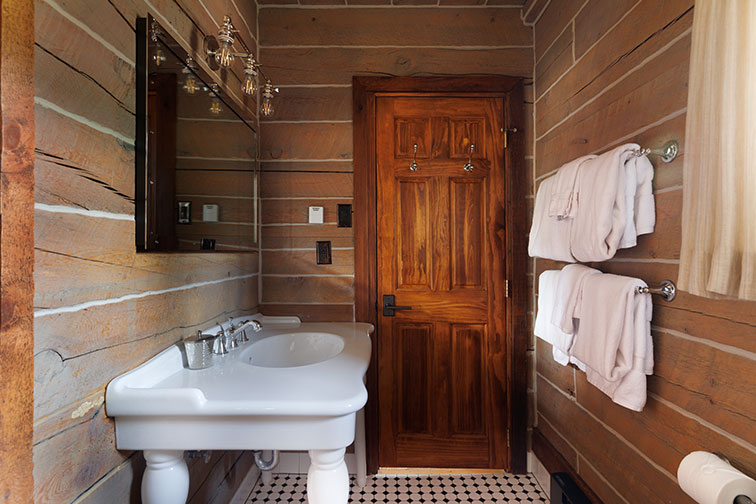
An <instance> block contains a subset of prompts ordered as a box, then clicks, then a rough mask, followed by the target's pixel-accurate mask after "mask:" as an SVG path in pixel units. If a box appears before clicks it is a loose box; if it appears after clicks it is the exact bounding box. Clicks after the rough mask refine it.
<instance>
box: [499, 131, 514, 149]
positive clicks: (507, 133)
mask: <svg viewBox="0 0 756 504" xmlns="http://www.w3.org/2000/svg"><path fill="white" fill-rule="evenodd" d="M501 132H502V133H504V148H505V149H506V148H507V147H509V133H510V132H511V133H517V128H501Z"/></svg>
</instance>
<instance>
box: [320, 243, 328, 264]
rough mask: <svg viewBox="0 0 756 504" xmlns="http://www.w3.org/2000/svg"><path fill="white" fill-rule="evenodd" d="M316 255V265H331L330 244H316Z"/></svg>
mask: <svg viewBox="0 0 756 504" xmlns="http://www.w3.org/2000/svg"><path fill="white" fill-rule="evenodd" d="M317 254H318V256H317V260H318V264H331V242H330V241H319V242H317Z"/></svg>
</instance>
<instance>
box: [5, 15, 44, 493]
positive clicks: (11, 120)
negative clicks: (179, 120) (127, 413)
mask: <svg viewBox="0 0 756 504" xmlns="http://www.w3.org/2000/svg"><path fill="white" fill-rule="evenodd" d="M0 9H2V15H0V128H2V132H1V133H0V243H1V244H2V246H0V362H2V375H3V383H2V385H1V386H0V404H2V409H0V446H2V449H0V466H2V468H3V470H2V471H0V500H2V502H7V503H12V502H32V491H33V479H32V468H33V460H32V420H33V416H34V409H33V397H32V392H33V376H34V375H33V363H34V361H33V359H34V352H33V339H34V331H33V296H34V277H33V268H34V261H33V254H34V248H33V247H34V239H33V232H34V212H33V205H34V171H33V167H34V148H35V147H34V143H35V138H34V129H35V117H34V106H33V100H34V98H33V96H34V88H33V79H34V74H33V69H34V49H33V33H31V31H30V30H29V27H30V26H32V23H33V22H34V4H33V2H31V1H27V0H23V1H13V2H11V1H7V0H4V1H2V2H0Z"/></svg>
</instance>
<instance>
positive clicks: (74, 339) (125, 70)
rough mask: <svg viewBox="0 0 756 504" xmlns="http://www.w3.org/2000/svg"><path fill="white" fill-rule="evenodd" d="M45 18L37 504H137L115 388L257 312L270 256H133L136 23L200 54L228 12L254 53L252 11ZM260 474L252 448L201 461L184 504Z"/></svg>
mask: <svg viewBox="0 0 756 504" xmlns="http://www.w3.org/2000/svg"><path fill="white" fill-rule="evenodd" d="M35 9H36V16H35V46H34V52H35V66H34V73H35V92H34V95H35V96H34V101H35V115H36V165H35V170H34V173H35V182H36V192H35V224H36V225H35V228H34V239H35V251H34V252H35V276H34V280H35V284H36V290H35V295H34V311H35V313H34V354H35V361H34V371H35V378H34V386H35V390H34V483H35V490H34V502H40V503H42V502H51V503H61V502H77V503H79V502H82V503H83V502H87V503H101V502H129V501H131V502H138V500H139V499H138V495H139V481H140V478H141V471H142V469H143V459H142V457H141V454H133V453H130V452H122V451H117V450H116V449H115V436H114V425H113V421H112V419H110V418H108V417H107V416H106V414H105V409H104V406H103V396H104V392H105V387H106V385H107V383H108V382H109V381H110V380H111V379H112V378H114V377H115V376H117V375H119V374H121V373H123V372H125V371H127V370H129V369H131V368H133V367H135V366H137V365H139V364H140V363H142V362H143V361H145V360H146V359H148V358H150V357H152V356H153V355H155V354H156V353H158V352H159V351H161V350H162V349H164V348H166V347H167V346H169V345H171V344H173V343H174V342H176V341H178V340H180V339H181V338H182V337H183V336H185V335H188V334H191V333H192V331H193V330H195V329H201V328H205V327H207V326H209V325H211V324H212V323H214V322H215V321H216V320H220V319H224V318H225V317H227V316H230V315H234V314H236V313H239V312H241V311H249V310H254V309H256V307H257V306H258V280H259V279H258V263H259V257H258V256H259V253H258V252H257V251H254V252H253V253H245V254H239V253H227V254H159V253H155V254H152V253H151V254H136V253H135V237H134V232H135V226H134V128H135V102H136V98H135V60H136V58H135V50H136V42H135V21H136V18H137V17H138V16H145V15H147V13H150V14H152V15H153V16H154V17H155V18H156V19H158V20H159V22H160V23H161V24H162V25H163V26H164V27H165V28H167V29H168V31H170V32H171V35H172V36H173V38H175V39H176V40H177V41H179V43H181V44H182V45H183V46H184V48H185V49H187V50H190V51H193V52H195V53H196V52H197V50H198V49H199V48H200V45H201V40H202V37H203V35H204V34H206V33H215V32H217V24H216V22H217V21H220V20H221V19H222V16H223V15H224V14H230V15H231V16H232V17H233V18H234V20H235V22H236V24H237V27H238V28H239V29H240V30H241V36H242V37H243V38H244V40H245V42H246V43H247V44H248V45H250V46H251V47H252V49H253V50H254V51H256V47H257V39H256V37H257V19H256V15H257V7H256V4H255V2H254V1H240V0H181V1H178V0H113V1H109V2H104V1H97V2H91V1H85V0H37V1H36V3H35ZM195 59H200V58H195ZM206 70H207V69H206ZM238 75H241V73H240V69H239V68H238V67H234V68H233V70H232V71H231V72H226V73H225V75H224V81H223V82H224V91H225V93H226V95H227V96H231V98H232V99H234V100H236V101H237V105H238V107H240V108H242V109H243V110H244V114H245V115H246V116H247V117H248V118H249V119H250V120H252V121H253V122H254V121H256V119H255V117H254V111H255V110H256V107H255V103H254V101H253V100H249V99H246V100H243V99H241V97H240V95H241V93H240V81H239V79H238V77H237V76H238ZM251 464H252V460H251V456H250V454H249V453H246V452H245V453H242V452H216V453H214V456H213V459H212V460H211V462H210V463H209V464H205V463H204V462H203V461H201V460H199V461H192V462H191V463H190V470H191V473H192V480H191V481H192V488H191V490H190V500H189V502H193V503H200V502H209V501H210V500H212V499H213V498H215V497H217V498H218V499H219V500H218V501H219V502H223V501H225V500H226V499H227V497H229V496H230V495H232V494H233V492H234V490H235V488H236V486H237V485H238V483H239V481H240V480H241V477H243V475H245V474H246V472H247V470H248V468H249V467H250V466H251Z"/></svg>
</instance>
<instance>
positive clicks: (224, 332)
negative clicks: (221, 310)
mask: <svg viewBox="0 0 756 504" xmlns="http://www.w3.org/2000/svg"><path fill="white" fill-rule="evenodd" d="M215 323H216V324H218V327H220V329H219V330H218V333H219V334H222V335H224V336H225V335H226V330H225V329H223V324H221V323H220V322H217V321H216V322H215Z"/></svg>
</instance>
